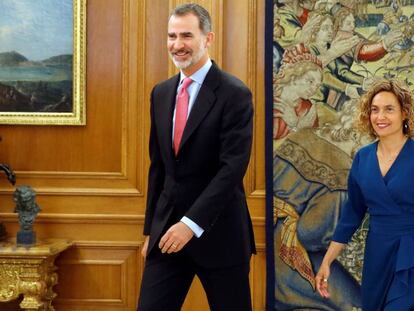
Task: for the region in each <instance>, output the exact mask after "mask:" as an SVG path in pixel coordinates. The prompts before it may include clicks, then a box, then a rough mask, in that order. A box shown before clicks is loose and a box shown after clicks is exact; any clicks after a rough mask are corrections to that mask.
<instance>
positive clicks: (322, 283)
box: [315, 262, 331, 298]
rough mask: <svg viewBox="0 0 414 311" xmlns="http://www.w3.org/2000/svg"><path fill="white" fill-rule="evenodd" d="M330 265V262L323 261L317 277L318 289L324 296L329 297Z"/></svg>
mask: <svg viewBox="0 0 414 311" xmlns="http://www.w3.org/2000/svg"><path fill="white" fill-rule="evenodd" d="M330 270H331V269H330V267H329V265H328V264H326V263H324V262H322V264H321V266H320V268H319V271H318V273H317V274H316V277H315V283H316V290H317V291H318V293H319V295H321V296H322V297H323V298H329V290H328V278H329V274H330Z"/></svg>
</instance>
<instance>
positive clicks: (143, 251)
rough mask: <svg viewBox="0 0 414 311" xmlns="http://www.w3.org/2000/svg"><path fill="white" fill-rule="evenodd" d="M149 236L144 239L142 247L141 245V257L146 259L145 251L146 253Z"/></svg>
mask: <svg viewBox="0 0 414 311" xmlns="http://www.w3.org/2000/svg"><path fill="white" fill-rule="evenodd" d="M149 238H150V237H149V235H147V236H146V237H145V241H144V245H142V250H141V255H142V257H144V258H146V257H147V251H148V243H149Z"/></svg>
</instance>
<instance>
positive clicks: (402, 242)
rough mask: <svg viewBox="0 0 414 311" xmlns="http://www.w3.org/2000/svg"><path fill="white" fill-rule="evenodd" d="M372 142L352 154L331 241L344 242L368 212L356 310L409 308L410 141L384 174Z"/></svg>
mask: <svg viewBox="0 0 414 311" xmlns="http://www.w3.org/2000/svg"><path fill="white" fill-rule="evenodd" d="M377 145H378V142H375V143H373V144H370V145H368V146H365V147H363V148H362V149H360V150H359V151H358V153H357V154H356V156H355V158H354V161H353V163H352V168H351V171H350V174H349V178H348V202H347V203H346V205H345V206H344V208H343V209H342V212H341V217H340V220H339V223H338V226H337V228H336V230H335V233H334V236H333V238H332V240H333V241H336V242H340V243H347V242H348V241H349V239H350V238H351V236H352V234H353V233H354V231H355V230H356V229H357V228H358V226H359V225H360V223H361V221H362V219H363V217H364V215H365V213H366V212H368V213H369V215H370V228H369V233H368V237H367V241H366V247H365V259H364V268H363V273H362V287H361V289H362V310H363V311H378V310H385V311H408V310H414V141H413V140H412V139H408V140H407V142H406V143H405V144H404V146H403V148H402V149H401V151H400V153H399V155H398V156H397V158H396V159H395V161H394V163H393V164H392V166H391V168H390V169H389V170H388V172H387V173H386V175H385V176H382V175H381V170H380V167H379V163H378V158H377Z"/></svg>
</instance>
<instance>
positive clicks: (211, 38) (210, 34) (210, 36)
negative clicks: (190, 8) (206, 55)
mask: <svg viewBox="0 0 414 311" xmlns="http://www.w3.org/2000/svg"><path fill="white" fill-rule="evenodd" d="M215 36H216V35H215V34H214V32H211V31H210V32H208V33H207V35H206V39H207V40H206V47H208V48H209V47H210V46H211V44H212V43H213V42H214V38H215Z"/></svg>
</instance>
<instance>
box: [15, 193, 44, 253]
mask: <svg viewBox="0 0 414 311" xmlns="http://www.w3.org/2000/svg"><path fill="white" fill-rule="evenodd" d="M13 198H14V202H15V203H16V208H15V210H14V212H16V213H18V214H19V225H20V230H19V232H17V244H18V245H24V246H30V245H34V244H36V233H35V232H34V231H33V222H34V220H35V218H36V215H37V214H38V213H39V212H40V210H41V209H40V206H39V205H38V204H37V203H36V201H35V199H36V192H35V191H34V190H33V189H32V188H31V187H30V186H19V187H17V188H16V191H15V192H14V196H13Z"/></svg>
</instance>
